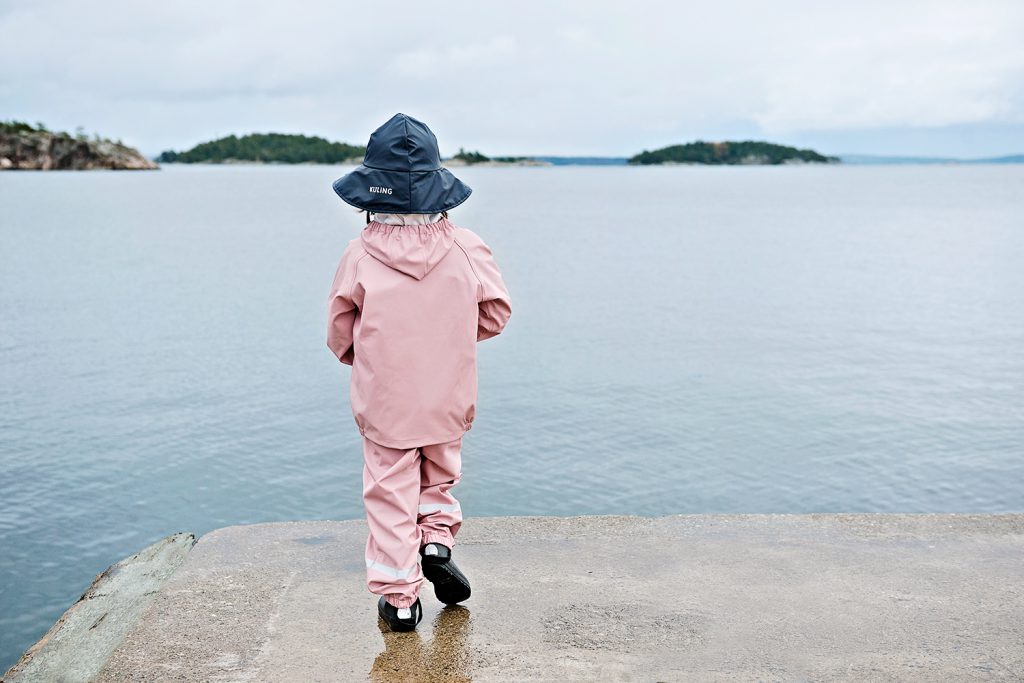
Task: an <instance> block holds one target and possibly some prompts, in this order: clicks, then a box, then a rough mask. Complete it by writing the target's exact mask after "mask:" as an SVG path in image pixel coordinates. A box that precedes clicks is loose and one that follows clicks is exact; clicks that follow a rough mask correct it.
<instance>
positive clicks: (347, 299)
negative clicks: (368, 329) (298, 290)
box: [327, 247, 362, 365]
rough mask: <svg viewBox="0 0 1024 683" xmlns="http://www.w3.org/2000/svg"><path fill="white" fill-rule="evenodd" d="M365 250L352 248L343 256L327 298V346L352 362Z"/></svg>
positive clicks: (338, 355) (346, 361)
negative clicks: (359, 270) (357, 294)
mask: <svg viewBox="0 0 1024 683" xmlns="http://www.w3.org/2000/svg"><path fill="white" fill-rule="evenodd" d="M360 256H362V250H360V249H353V248H351V247H349V248H348V249H346V250H345V253H344V254H343V255H342V257H341V262H340V263H339V264H338V270H337V272H335V274H334V282H333V283H332V284H331V293H330V297H329V298H328V301H327V347H328V348H329V349H330V350H331V351H333V352H334V355H335V356H337V358H338V360H340V361H341V362H342V363H345V364H346V365H352V361H353V360H355V348H354V347H353V345H352V344H353V334H352V328H353V326H354V325H355V322H356V316H358V315H359V307H358V306H357V305H356V301H355V293H354V290H355V286H356V266H357V265H358V263H359V258H360Z"/></svg>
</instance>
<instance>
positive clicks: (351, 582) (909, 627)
mask: <svg viewBox="0 0 1024 683" xmlns="http://www.w3.org/2000/svg"><path fill="white" fill-rule="evenodd" d="M364 541H365V526H364V524H363V523H362V522H298V523H281V524H260V525H253V526H239V527H228V528H225V529H219V530H217V531H213V532H211V533H209V534H207V535H205V536H203V537H202V538H201V539H200V541H199V542H198V544H197V545H196V546H195V548H194V549H193V550H192V552H191V553H190V554H189V556H188V558H187V560H186V561H185V563H184V564H183V565H182V566H181V567H180V568H179V569H178V571H177V572H176V573H175V574H174V575H173V576H172V577H171V579H170V580H169V581H167V583H166V584H164V586H163V588H162V589H161V591H160V593H159V595H157V596H156V598H155V599H154V600H153V602H152V603H151V604H150V605H149V607H148V609H147V610H146V611H145V612H144V613H143V614H142V616H141V617H140V618H139V619H138V620H137V621H136V622H135V624H134V625H133V627H132V628H131V630H130V631H129V633H128V634H127V635H126V636H125V637H124V639H123V641H122V642H121V644H120V645H119V646H118V647H117V648H116V649H115V650H114V652H113V653H112V654H111V655H110V657H109V659H108V661H107V662H106V665H105V666H104V667H103V669H102V670H101V672H100V674H99V676H98V678H97V680H99V681H143V680H145V681H351V680H365V679H370V680H373V681H430V680H445V681H470V680H475V681H509V680H511V681H523V680H545V681H556V680H557V681H562V680H573V681H575V680H585V681H618V680H623V681H633V680H637V681H683V680H686V681H690V680H742V681H752V680H762V681H805V680H807V681H832V680H844V681H862V680H901V681H932V680H934V681H939V680H941V681H944V682H947V683H948V682H949V681H964V680H1022V679H1024V589H1022V586H1024V515H993V516H984V515H982V516H961V515H808V516H801V515H766V516H764V515H743V516H715V515H712V516H700V515H698V516H678V517H665V518H657V519H650V518H635V517H577V518H568V519H566V518H545V517H540V518H538V517H533V518H492V519H474V518H470V519H468V520H467V521H466V523H465V525H464V527H463V530H462V533H461V534H460V536H459V544H458V545H457V546H456V549H455V557H456V558H457V560H458V562H459V564H460V566H462V567H463V569H464V570H465V571H466V573H467V574H468V575H469V576H470V578H471V580H472V581H473V597H472V599H470V600H469V601H468V602H467V603H466V604H465V607H458V608H448V609H441V606H440V604H439V603H438V602H437V601H436V600H435V599H434V597H433V595H432V593H431V591H430V589H429V586H427V587H425V590H424V607H425V612H426V615H425V617H424V620H423V622H422V623H421V624H420V628H419V630H418V631H417V632H415V633H411V634H392V633H386V632H383V631H382V629H381V626H380V625H379V624H378V621H377V616H376V610H375V601H374V598H373V597H372V596H371V595H369V594H368V593H367V592H366V590H365V588H364V584H363V578H364V562H363V544H364Z"/></svg>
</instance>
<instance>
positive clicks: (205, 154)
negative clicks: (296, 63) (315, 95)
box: [157, 133, 366, 164]
mask: <svg viewBox="0 0 1024 683" xmlns="http://www.w3.org/2000/svg"><path fill="white" fill-rule="evenodd" d="M365 153H366V148H365V147H358V146H355V145H349V144H346V143H343V142H331V141H329V140H326V139H324V138H321V137H315V136H309V135H288V134H284V133H253V134H251V135H244V136H242V137H237V136H235V135H229V136H227V137H225V138H220V139H218V140H211V141H210V142H203V143H201V144H198V145H196V146H195V147H193V148H192V149H190V150H188V151H185V152H175V151H173V150H168V151H166V152H164V153H163V154H161V155H160V156H159V157H158V158H157V160H158V161H162V162H168V163H173V162H178V163H183V164H195V163H222V162H225V161H255V162H268V163H283V164H304V163H313V164H339V163H342V162H345V161H350V160H353V159H361V158H362V157H363V155H364V154H365Z"/></svg>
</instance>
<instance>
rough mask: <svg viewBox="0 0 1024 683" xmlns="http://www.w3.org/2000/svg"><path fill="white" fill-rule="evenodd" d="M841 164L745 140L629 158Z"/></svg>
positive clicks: (679, 147) (676, 147)
mask: <svg viewBox="0 0 1024 683" xmlns="http://www.w3.org/2000/svg"><path fill="white" fill-rule="evenodd" d="M787 162H788V163H794V162H796V163H800V162H804V163H818V164H826V163H838V162H839V159H838V158H837V157H828V156H824V155H823V154H819V153H818V152H815V151H814V150H812V149H797V148H796V147H787V146H785V145H776V144H773V143H770V142H759V141H756V140H743V141H741V142H732V141H726V142H704V141H702V140H698V141H697V142H690V143H688V144H685V145H672V146H670V147H664V148H662V149H657V150H654V151H653V152H648V151H646V150H645V151H643V152H641V153H640V154H637V155H635V156H633V157H632V158H630V160H629V163H630V164H634V165H649V164H665V163H674V164H712V165H717V164H772V165H774V164H784V163H787Z"/></svg>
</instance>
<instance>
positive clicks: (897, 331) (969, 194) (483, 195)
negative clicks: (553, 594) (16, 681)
mask: <svg viewBox="0 0 1024 683" xmlns="http://www.w3.org/2000/svg"><path fill="white" fill-rule="evenodd" d="M343 170H344V169H342V168H340V167H339V168H331V167H224V168H217V167H206V168H175V167H171V168H166V169H165V170H163V171H161V172H158V173H104V172H92V173H40V174H33V173H20V174H3V175H2V176H0V221H2V229H0V254H2V266H3V267H2V272H0V373H2V375H0V379H2V382H0V466H2V499H0V580H2V594H0V633H2V636H0V637H2V643H0V670H2V669H4V668H6V667H7V666H8V665H10V664H11V663H13V662H14V660H15V659H16V658H17V656H18V654H19V653H20V652H21V651H22V650H23V649H24V648H26V647H27V646H29V645H30V644H31V643H32V642H34V641H35V639H36V638H38V637H39V636H40V635H41V634H42V633H43V632H44V631H45V630H46V628H48V627H49V625H50V624H51V623H52V622H53V621H54V620H55V619H56V617H57V616H59V614H60V613H61V612H62V611H63V610H64V609H65V608H66V607H67V606H68V605H70V604H71V603H72V602H73V601H74V600H75V599H76V598H77V596H78V595H79V594H80V593H81V591H82V590H83V589H84V588H85V587H86V586H87V585H88V584H89V582H90V581H91V579H92V578H93V576H94V575H95V574H97V573H98V572H100V571H102V570H103V569H104V568H105V567H107V566H108V565H109V564H111V563H112V562H115V561H116V560H118V559H120V558H122V557H124V556H126V555H129V554H131V553H133V552H135V551H136V550H138V549H140V548H142V547H143V546H145V545H147V544H149V543H151V542H153V541H155V540H157V539H159V538H161V537H163V536H165V535H167V534H170V533H173V532H176V531H193V532H196V533H203V532H206V531H208V530H210V529H213V528H216V527H220V526H224V525H228V524H246V523H252V522H261V521H271V520H274V521H277V520H290V519H322V518H330V519H347V518H355V517H359V516H361V514H362V510H361V502H360V471H361V470H360V468H361V461H360V457H361V456H360V449H359V440H358V433H357V432H356V429H355V426H354V424H353V422H352V419H351V416H350V413H349V408H348V399H347V372H348V370H347V368H343V367H341V366H339V364H338V363H337V362H336V361H334V359H333V357H332V356H331V354H330V352H329V351H328V350H327V349H326V347H325V345H324V304H325V300H326V295H327V290H328V287H329V285H330V281H331V277H332V275H333V273H334V268H335V265H336V263H337V258H338V256H339V255H340V253H341V251H342V249H343V248H344V246H345V244H346V242H347V241H348V240H349V239H350V238H352V237H354V236H355V235H356V234H357V233H358V231H359V229H360V228H361V221H362V219H361V218H360V217H359V216H358V215H356V214H355V213H354V212H353V211H352V210H351V209H349V208H347V207H346V206H345V205H343V204H342V203H341V202H340V201H338V200H337V199H336V198H335V197H334V196H333V194H332V192H331V190H330V182H331V181H332V180H333V179H334V178H335V177H336V176H338V175H340V174H341V173H342V172H343ZM460 174H461V175H462V176H464V177H465V178H466V180H467V181H468V182H469V183H470V184H471V185H472V186H473V187H474V188H475V190H476V192H475V194H474V195H473V197H472V198H471V200H470V201H469V202H468V203H467V204H466V205H465V206H464V207H463V208H460V209H457V210H456V211H455V212H453V216H452V217H453V220H455V221H456V222H457V223H459V224H462V225H464V226H465V227H469V228H472V229H474V230H476V231H477V232H479V233H480V234H481V235H482V236H483V237H484V239H485V240H487V241H488V242H489V243H490V244H491V246H492V247H493V248H494V250H495V253H496V255H497V257H498V260H499V263H500V264H501V266H502V268H503V270H504V273H505V276H506V280H507V282H508V284H509V287H510V289H511V291H512V296H513V305H514V314H513V317H512V322H511V323H510V325H509V327H508V330H507V332H506V334H505V335H503V336H502V337H499V338H498V339H495V340H492V341H488V342H485V343H484V344H482V345H481V348H480V394H481V396H480V407H479V411H478V420H477V421H476V424H475V428H474V429H473V431H472V432H470V433H469V435H468V437H467V440H466V444H465V467H464V471H465V478H464V480H463V483H462V484H460V486H459V487H458V495H459V497H460V499H461V500H462V502H463V506H464V508H465V510H466V513H467V515H469V516H470V517H472V516H474V515H476V516H479V515H524V514H545V515H574V514H599V513H634V514H643V515H658V514H667V513H684V512H828V511H876V512H894V511H899V512H1001V511H1020V510H1024V265H1022V264H1024V166H1003V167H996V166H991V167H984V166H965V167H891V168H886V167H849V168H845V167H821V168H818V167H801V168H623V167H609V168H545V169H532V168H524V169H520V168H510V169H465V170H461V169H460Z"/></svg>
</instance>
